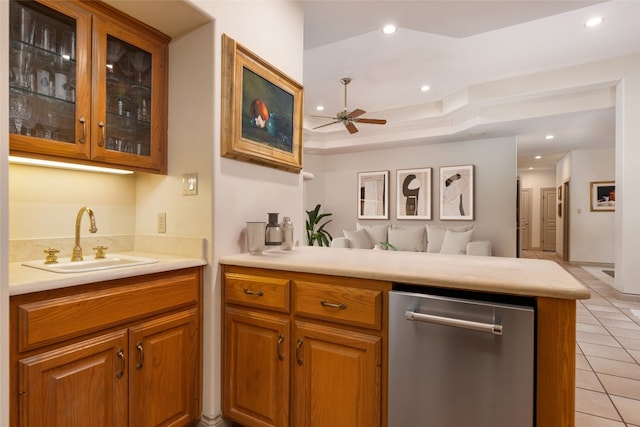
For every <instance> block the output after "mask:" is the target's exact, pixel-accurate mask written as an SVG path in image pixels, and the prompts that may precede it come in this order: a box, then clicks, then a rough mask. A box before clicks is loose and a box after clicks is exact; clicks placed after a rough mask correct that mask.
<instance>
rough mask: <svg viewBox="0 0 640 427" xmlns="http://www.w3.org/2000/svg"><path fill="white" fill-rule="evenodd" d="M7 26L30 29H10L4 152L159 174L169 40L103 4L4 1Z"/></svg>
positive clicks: (163, 164) (164, 150)
mask: <svg viewBox="0 0 640 427" xmlns="http://www.w3.org/2000/svg"><path fill="white" fill-rule="evenodd" d="M10 22H11V27H12V28H14V29H15V28H20V26H21V25H22V26H25V25H29V27H30V28H31V29H32V30H31V32H30V33H29V34H28V35H26V34H23V32H21V31H18V30H12V32H11V49H10V61H9V62H10V82H9V86H10V98H11V100H10V106H11V105H16V107H15V108H13V109H10V150H11V153H12V154H14V155H20V156H27V157H39V158H46V159H52V160H63V161H71V162H76V163H86V164H97V165H102V166H115V167H123V168H126V169H131V170H139V171H146V172H155V173H166V164H167V159H166V156H167V102H168V98H167V84H168V81H167V60H168V43H169V40H170V39H169V37H168V36H166V35H164V34H162V33H160V32H159V31H157V30H155V29H153V28H151V27H149V26H147V25H145V24H143V23H141V22H139V21H137V20H134V19H133V18H130V17H128V16H127V15H125V14H123V13H121V12H119V11H117V10H115V9H113V8H111V7H109V6H108V5H106V4H104V3H101V2H82V3H80V2H76V1H52V0H38V1H37V2H35V1H32V2H18V1H16V0H11V13H10ZM43 31H45V32H46V31H48V33H47V34H49V35H48V36H47V39H50V40H52V41H51V42H47V43H45V42H43V37H44V36H42V33H43ZM22 105H25V106H22ZM27 110H28V111H31V113H28V112H27ZM16 120H17V121H16Z"/></svg>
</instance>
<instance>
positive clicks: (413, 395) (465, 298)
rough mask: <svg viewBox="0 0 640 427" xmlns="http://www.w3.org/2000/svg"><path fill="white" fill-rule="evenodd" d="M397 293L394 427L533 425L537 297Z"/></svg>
mask: <svg viewBox="0 0 640 427" xmlns="http://www.w3.org/2000/svg"><path fill="white" fill-rule="evenodd" d="M394 289H395V290H393V291H391V292H390V294H389V400H388V403H389V427H514V426H517V427H528V426H533V425H534V421H535V414H534V407H535V406H534V396H535V390H534V384H535V381H534V372H535V369H534V351H535V332H534V331H535V309H534V306H535V302H534V301H533V299H529V298H520V297H514V298H506V297H501V296H498V295H496V296H489V294H485V293H473V292H466V291H463V292H458V291H448V290H440V289H437V288H425V287H417V286H410V285H397V286H395V287H394Z"/></svg>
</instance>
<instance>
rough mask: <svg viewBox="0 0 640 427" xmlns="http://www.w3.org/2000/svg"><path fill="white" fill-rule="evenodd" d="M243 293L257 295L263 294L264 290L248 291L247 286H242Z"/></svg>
mask: <svg viewBox="0 0 640 427" xmlns="http://www.w3.org/2000/svg"><path fill="white" fill-rule="evenodd" d="M244 293H245V294H247V295H257V296H259V297H261V296H263V295H264V292H262V291H258V292H256V291H250V290H249V288H244Z"/></svg>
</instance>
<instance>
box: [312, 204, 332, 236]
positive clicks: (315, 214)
mask: <svg viewBox="0 0 640 427" xmlns="http://www.w3.org/2000/svg"><path fill="white" fill-rule="evenodd" d="M331 215H333V214H332V213H322V214H321V213H320V204H317V205H316V207H315V209H313V210H311V211H307V245H309V246H313V245H314V244H315V242H318V246H329V245H330V244H331V240H333V236H331V233H329V232H328V231H327V230H325V227H326V225H327V224H329V223H330V222H331V221H333V220H331V219H330V220H328V221H325V222H323V223H322V224H320V222H321V221H322V220H323V219H324V218H327V217H330V216H331Z"/></svg>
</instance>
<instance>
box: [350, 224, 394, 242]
mask: <svg viewBox="0 0 640 427" xmlns="http://www.w3.org/2000/svg"><path fill="white" fill-rule="evenodd" d="M356 229H357V230H364V231H365V232H366V233H367V236H369V241H370V242H371V247H374V246H375V245H379V244H380V242H386V241H387V230H388V229H389V226H388V225H387V224H381V225H371V226H369V225H360V223H356Z"/></svg>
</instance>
